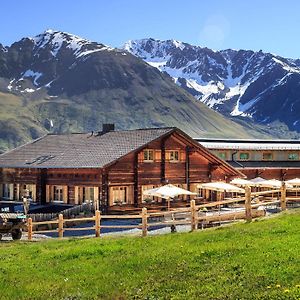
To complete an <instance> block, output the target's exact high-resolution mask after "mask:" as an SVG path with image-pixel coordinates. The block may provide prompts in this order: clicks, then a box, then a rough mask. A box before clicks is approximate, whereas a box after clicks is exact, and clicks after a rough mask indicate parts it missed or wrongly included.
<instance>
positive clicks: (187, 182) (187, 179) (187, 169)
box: [185, 146, 190, 198]
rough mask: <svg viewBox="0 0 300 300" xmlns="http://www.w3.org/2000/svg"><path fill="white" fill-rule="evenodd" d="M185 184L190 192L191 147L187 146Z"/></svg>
mask: <svg viewBox="0 0 300 300" xmlns="http://www.w3.org/2000/svg"><path fill="white" fill-rule="evenodd" d="M185 183H186V186H187V189H188V190H190V147H189V146H186V148H185ZM189 198H190V197H189Z"/></svg>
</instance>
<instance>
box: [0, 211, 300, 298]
mask: <svg viewBox="0 0 300 300" xmlns="http://www.w3.org/2000/svg"><path fill="white" fill-rule="evenodd" d="M299 228H300V210H294V211H290V212H287V213H283V214H280V215H278V216H276V217H272V218H270V219H264V220H259V221H254V222H252V223H240V224H236V225H233V226H230V227H223V228H217V229H209V230H205V231H197V232H193V233H181V234H178V233H175V234H168V235H164V236H155V237H153V236H152V237H147V238H140V237H127V238H101V239H96V238H93V239H77V240H75V239H72V240H63V241H58V240H52V241H45V242H31V243H28V242H11V243H5V242H2V243H0V261H1V263H0V269H1V271H0V299H300V232H299Z"/></svg>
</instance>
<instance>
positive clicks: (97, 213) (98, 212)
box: [95, 210, 101, 237]
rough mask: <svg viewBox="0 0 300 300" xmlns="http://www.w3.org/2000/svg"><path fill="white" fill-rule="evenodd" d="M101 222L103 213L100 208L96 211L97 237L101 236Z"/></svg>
mask: <svg viewBox="0 0 300 300" xmlns="http://www.w3.org/2000/svg"><path fill="white" fill-rule="evenodd" d="M100 222H101V214H100V211H99V210H96V211H95V235H96V237H100Z"/></svg>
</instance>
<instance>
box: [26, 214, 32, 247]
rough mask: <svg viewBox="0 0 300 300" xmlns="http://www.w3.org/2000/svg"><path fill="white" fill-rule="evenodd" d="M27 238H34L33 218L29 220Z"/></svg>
mask: <svg viewBox="0 0 300 300" xmlns="http://www.w3.org/2000/svg"><path fill="white" fill-rule="evenodd" d="M27 238H28V241H31V240H32V218H28V220H27Z"/></svg>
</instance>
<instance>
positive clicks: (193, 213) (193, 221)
mask: <svg viewBox="0 0 300 300" xmlns="http://www.w3.org/2000/svg"><path fill="white" fill-rule="evenodd" d="M197 219H198V218H197V210H196V202H195V200H191V230H192V231H194V230H195V229H197V228H196V223H197V221H198V220H197Z"/></svg>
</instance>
